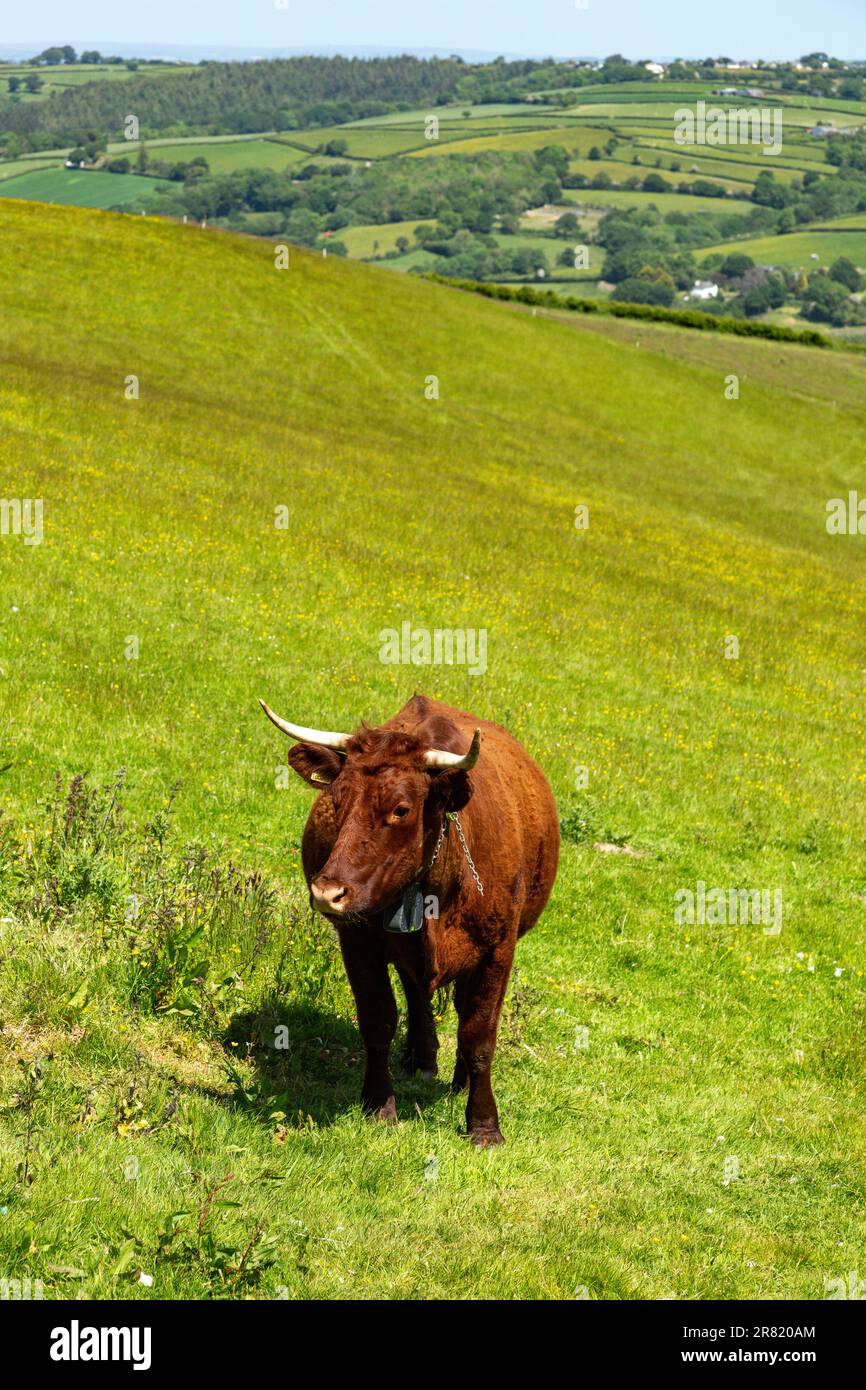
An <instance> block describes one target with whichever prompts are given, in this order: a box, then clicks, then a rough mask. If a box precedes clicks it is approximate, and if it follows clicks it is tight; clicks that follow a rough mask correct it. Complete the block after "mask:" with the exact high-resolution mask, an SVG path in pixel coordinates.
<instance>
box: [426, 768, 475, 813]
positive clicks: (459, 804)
mask: <svg viewBox="0 0 866 1390" xmlns="http://www.w3.org/2000/svg"><path fill="white" fill-rule="evenodd" d="M433 795H434V796H435V797H436V800H437V802H438V804H439V805H440V806H441V807H442V809H443V811H451V812H452V813H453V812H456V811H462V810H463V807H464V806H465V805H466V803H467V801H468V800H469V798H470V796H471V795H472V781H471V779H470V777H469V773H468V772H463V771H462V770H461V771H458V772H438V773H437V774H436V775H435V777H434V778H433Z"/></svg>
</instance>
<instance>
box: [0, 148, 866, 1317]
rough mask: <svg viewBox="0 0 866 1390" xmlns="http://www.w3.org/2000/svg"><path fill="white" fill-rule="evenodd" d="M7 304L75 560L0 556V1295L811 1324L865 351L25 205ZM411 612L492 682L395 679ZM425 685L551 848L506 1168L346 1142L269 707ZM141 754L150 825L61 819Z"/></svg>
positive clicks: (853, 1115) (827, 1125)
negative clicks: (683, 902) (521, 295)
mask: <svg viewBox="0 0 866 1390" xmlns="http://www.w3.org/2000/svg"><path fill="white" fill-rule="evenodd" d="M106 177H108V176H106ZM113 181H114V182H116V181H117V180H116V179H114V178H113ZM40 246H41V247H50V248H51V254H50V255H44V256H43V255H35V254H31V253H30V251H29V250H25V248H33V247H40ZM0 306H2V312H0V350H2V355H3V359H4V364H5V365H4V371H3V375H2V380H0V409H2V413H3V422H4V430H3V433H2V436H0V448H2V452H3V465H4V479H5V482H4V488H5V495H6V496H7V497H11V496H17V497H20V498H39V499H43V502H44V538H43V541H42V543H41V544H39V545H32V546H28V545H26V544H25V543H24V538H23V537H22V536H21V535H16V534H14V533H11V534H4V535H2V537H0V580H2V590H0V592H2V594H3V604H2V609H0V671H2V676H0V680H2V693H3V724H2V730H3V752H4V757H3V760H2V762H3V764H4V771H3V773H2V783H0V786H2V790H3V813H4V814H3V818H2V821H0V906H2V921H0V948H2V959H3V967H4V968H3V970H2V972H0V1016H2V1020H3V1028H2V1030H0V1057H2V1067H0V1099H2V1102H3V1105H4V1107H5V1108H4V1109H3V1110H2V1111H0V1186H2V1192H0V1205H2V1206H3V1207H4V1208H5V1209H6V1212H5V1215H4V1219H3V1221H2V1223H0V1268H2V1269H3V1271H4V1274H5V1275H6V1276H7V1277H15V1276H19V1277H24V1276H26V1275H29V1276H31V1277H33V1278H40V1279H42V1280H43V1282H44V1287H45V1295H46V1297H74V1296H75V1295H76V1294H81V1295H85V1296H86V1295H92V1296H97V1297H98V1296H117V1297H125V1298H131V1299H142V1300H147V1299H148V1298H171V1297H178V1296H191V1297H244V1296H252V1297H262V1298H273V1297H278V1296H281V1294H282V1295H287V1296H289V1297H305V1296H306V1297H309V1296H313V1297H324V1296H327V1297H335V1298H437V1297H447V1298H488V1297H500V1298H517V1297H521V1298H527V1297H531V1298H572V1297H575V1296H576V1295H577V1294H578V1293H579V1291H580V1290H582V1289H586V1290H588V1295H589V1297H591V1298H594V1299H634V1298H650V1299H653V1298H665V1297H671V1296H675V1297H677V1298H682V1299H728V1298H735V1297H744V1298H779V1299H789V1298H795V1297H802V1298H806V1299H820V1298H823V1297H825V1289H826V1281H827V1280H828V1279H830V1278H836V1277H839V1276H844V1274H845V1272H846V1271H848V1270H849V1269H852V1268H862V1264H863V1258H864V1257H863V1250H864V1241H866V1221H864V1215H863V1210H862V1205H861V1203H860V1200H859V1198H860V1193H861V1191H862V1187H863V1182H864V1178H866V1161H864V1139H866V1133H864V1118H863V1088H864V1083H866V1062H864V1049H863V1028H864V1010H866V995H864V980H863V974H862V970H863V944H864V934H866V907H864V897H866V876H864V869H863V857H862V844H863V836H864V832H866V813H864V799H863V784H864V780H866V761H864V759H866V734H864V699H863V696H864V676H863V641H862V593H861V589H862V556H861V550H860V547H861V545H862V544H863V542H862V538H858V537H856V536H853V537H844V536H842V537H839V536H836V537H833V536H830V535H828V534H827V531H826V529H825V503H826V500H827V499H828V498H833V497H839V496H842V497H844V496H846V494H847V490H848V489H849V488H856V487H858V486H860V485H861V483H862V437H863V429H864V425H866V406H864V399H866V398H864V359H863V358H862V357H856V356H853V355H850V356H849V355H846V354H844V353H841V352H839V353H826V352H825V353H821V352H815V351H810V350H808V349H805V348H799V347H786V346H780V345H778V344H768V343H757V342H741V341H735V340H733V339H728V340H722V339H721V338H719V337H714V336H713V335H705V334H697V333H695V334H688V333H684V332H681V331H678V330H673V329H669V328H656V327H654V326H653V325H650V324H647V325H643V324H636V323H634V322H622V323H618V322H617V323H614V322H610V323H603V324H598V325H595V324H590V323H589V322H588V321H587V322H586V323H580V322H576V321H575V318H574V316H572V317H571V318H570V319H568V320H566V319H565V318H564V317H563V318H562V319H561V320H560V319H557V317H556V316H555V315H554V316H551V315H549V314H547V313H542V312H540V311H539V312H538V313H537V314H535V313H532V312H531V311H524V310H521V309H520V308H518V307H512V306H506V305H500V304H494V303H491V302H487V301H485V300H482V299H481V298H479V297H478V296H475V295H468V294H462V293H460V292H457V291H453V290H449V289H446V288H443V287H440V286H435V285H432V284H429V283H425V282H419V281H417V280H413V279H411V278H409V277H404V276H384V275H383V274H381V273H380V272H379V271H377V270H375V269H372V268H368V267H364V266H358V265H355V264H352V263H351V262H346V261H341V260H339V259H337V258H329V259H327V260H322V258H321V257H316V256H311V255H307V254H305V253H303V252H297V253H295V252H293V253H292V260H291V266H290V269H289V270H288V271H278V270H276V269H275V266H274V258H273V255H272V251H271V248H270V247H269V246H268V245H267V244H264V243H257V242H255V241H253V240H251V239H249V238H237V237H232V236H230V235H227V234H224V233H209V232H201V231H200V230H198V229H195V230H193V229H190V228H184V227H181V226H178V225H172V224H168V223H163V222H160V221H158V220H156V219H151V218H147V219H144V218H137V219H136V218H122V217H119V216H115V215H111V214H107V213H100V212H95V211H83V210H76V209H63V208H49V207H45V206H41V205H38V204H36V203H15V202H11V201H3V202H2V203H0ZM730 373H736V374H738V376H739V379H740V393H739V399H737V400H728V399H726V397H725V392H724V387H725V379H726V377H727V376H728V375H729V374H730ZM130 374H134V375H135V376H136V377H137V378H138V382H139V388H140V389H139V398H138V399H127V398H126V396H127V394H128V391H125V385H128V381H127V379H128V377H129V375H130ZM431 374H435V375H436V376H437V377H438V381H439V398H438V399H437V400H428V399H426V398H425V381H426V380H427V379H428V378H429V376H430V375H431ZM434 479H435V486H434V485H433V480H434ZM580 503H584V504H586V505H587V506H588V507H589V518H590V524H589V527H588V529H586V530H577V529H576V528H575V507H576V506H577V505H578V504H580ZM282 506H285V507H287V508H288V514H289V518H290V525H289V529H288V530H281V529H278V528H277V527H276V526H275V509H276V508H278V507H282ZM406 617H408V618H410V619H411V620H412V622H413V623H414V624H416V625H424V626H431V627H436V626H461V625H465V626H471V627H476V628H477V627H479V626H482V627H484V628H485V629H486V630H487V632H488V634H489V637H488V650H489V659H488V670H487V673H486V674H485V675H484V676H483V677H477V678H473V677H471V676H470V675H468V674H467V673H466V671H465V669H464V668H461V667H457V666H455V667H452V668H431V669H417V668H413V669H408V670H403V669H402V668H400V667H393V666H385V665H382V664H381V663H380V661H379V659H378V654H379V637H378V634H379V632H380V630H381V629H382V628H383V627H390V626H393V625H399V623H400V622H401V621H402V620H403V619H404V618H406ZM732 636H736V638H737V639H738V642H739V654H738V656H737V658H736V659H726V651H727V653H728V656H729V657H730V656H731V642H730V638H731V637H732ZM415 688H420V689H423V690H425V691H427V692H428V693H430V694H434V695H438V696H440V697H443V698H446V699H449V700H451V701H454V702H456V703H458V704H460V705H462V706H464V707H467V708H470V709H472V710H474V711H476V712H477V713H478V714H480V715H482V716H489V717H493V718H495V719H497V720H499V721H501V722H503V723H504V724H506V725H507V726H508V727H509V728H510V729H511V730H512V731H513V732H514V733H515V734H516V735H517V736H518V737H519V738H520V739H521V740H523V741H524V743H525V745H526V747H527V748H528V749H529V750H530V752H531V753H532V754H533V755H534V756H536V757H537V758H538V759H539V761H540V762H541V764H542V766H543V767H544V768H545V770H546V771H547V773H548V775H549V777H550V779H551V783H552V785H553V788H554V791H555V794H556V796H557V799H558V803H559V808H560V813H561V817H562V821H563V837H564V842H563V858H562V866H561V871H560V875H559V879H558V881H557V885H556V888H555V891H554V895H553V899H552V901H551V904H550V907H549V909H548V911H547V912H546V913H545V915H544V917H543V918H542V921H541V922H540V924H539V925H538V927H537V928H536V929H535V930H534V931H533V932H532V933H531V934H530V935H529V936H528V937H527V938H526V940H525V941H523V942H522V943H521V945H520V947H519V951H518V970H517V974H516V975H515V977H514V978H513V980H512V984H511V988H510V992H509V997H508V1001H507V1005H506V1009H505V1013H504V1017H503V1024H502V1028H501V1033H500V1046H499V1051H498V1054H497V1061H496V1065H495V1068H494V1077H495V1082H496V1086H497V1092H498V1097H499V1101H500V1110H501V1115H502V1121H503V1130H504V1133H505V1135H506V1139H507V1141H508V1142H507V1144H506V1147H505V1148H504V1149H503V1150H501V1151H487V1152H478V1151H474V1150H472V1149H471V1148H470V1147H469V1146H468V1144H467V1143H466V1141H465V1139H464V1138H462V1137H461V1134H460V1129H461V1124H462V1116H461V1113H460V1111H461V1106H460V1105H459V1103H454V1102H453V1101H452V1100H451V1098H450V1097H449V1095H448V1093H447V1090H446V1088H445V1086H444V1084H442V1083H441V1082H432V1083H422V1082H420V1081H413V1082H409V1081H403V1082H402V1083H401V1084H400V1085H399V1086H398V1108H399V1116H400V1124H399V1125H398V1126H397V1127H396V1128H393V1129H385V1128H377V1127H374V1126H371V1125H370V1124H368V1123H367V1122H366V1121H364V1120H363V1119H362V1117H361V1115H360V1113H359V1110H358V1108H357V1103H356V1102H357V1091H358V1087H359V1082H360V1059H359V1046H358V1041H357V1034H356V1031H355V1025H354V1020H353V1010H352V1005H351V1002H350V999H349V997H348V993H347V990H346V987H345V984H344V983H343V980H342V975H341V970H340V967H339V965H338V964H337V963H336V961H335V958H334V948H333V945H332V943H331V942H330V940H329V937H328V933H327V930H326V928H324V927H322V926H321V925H319V926H315V927H314V926H312V925H310V923H309V920H308V915H307V911H306V907H305V901H306V896H305V890H304V887H303V885H302V880H301V875H300V872H299V867H298V846H299V839H300V834H301V830H302V826H303V823H304V819H305V817H306V814H307V810H308V807H309V801H310V796H309V792H308V790H307V789H306V788H305V787H303V786H302V784H301V783H300V782H298V781H296V780H295V781H292V782H291V783H289V784H288V785H284V780H285V779H284V777H283V775H282V774H281V772H280V768H281V766H283V765H284V762H285V757H286V746H285V744H284V743H283V742H280V741H279V740H278V739H277V738H276V736H275V731H274V730H272V729H271V728H270V726H268V725H267V724H266V722H265V721H264V719H263V718H262V716H261V713H260V711H259V710H258V706H257V703H256V701H257V697H259V696H264V697H265V698H267V699H268V700H269V701H272V702H273V704H274V705H275V706H276V707H278V708H279V709H280V710H281V711H282V712H283V713H284V714H286V716H288V717H293V718H296V719H301V720H307V721H311V722H316V721H318V722H320V723H321V724H323V725H331V726H333V727H337V728H339V727H351V726H353V725H354V724H355V723H357V721H359V720H360V719H361V718H362V717H364V718H367V719H370V720H373V721H375V720H379V719H381V718H383V717H385V716H387V715H389V714H390V713H392V712H393V711H394V710H395V709H396V708H398V707H399V705H400V704H401V703H402V702H403V701H404V700H405V699H406V697H407V696H408V695H409V694H410V693H411V692H412V690H413V689H415ZM6 764H8V766H5V765H6ZM119 768H124V769H125V780H124V782H123V784H122V787H121V788H120V790H119V793H118V796H119V801H120V802H121V803H122V805H123V807H124V813H123V819H122V822H121V821H119V819H118V812H117V809H116V806H115V804H114V802H113V800H112V796H111V794H110V793H109V794H106V795H102V796H100V795H95V796H94V798H93V799H92V800H88V797H87V794H86V791H85V790H84V789H83V788H82V785H81V784H72V785H71V786H70V779H72V778H73V777H74V775H75V774H78V773H86V774H87V779H86V783H85V784H84V786H85V787H87V786H91V787H93V788H99V787H101V786H103V785H108V784H112V783H113V782H114V780H115V777H116V773H117V770H118V769H119ZM581 768H583V769H586V774H587V777H588V785H586V786H583V777H582V774H581V773H580V769H581ZM55 775H57V776H58V777H59V782H58V783H55ZM178 782H180V784H181V785H180V787H179V788H177V790H176V794H175V795H173V794H172V789H173V788H175V787H176V784H177V783H178ZM169 803H170V804H169ZM124 825H125V827H126V828H125V829H124V828H123V827H124ZM597 844H606V845H608V846H610V845H614V846H616V847H618V848H620V849H622V848H623V847H624V846H627V847H629V848H631V849H634V850H636V851H638V852H639V853H638V854H636V855H631V854H628V853H615V852H613V853H606V852H605V853H602V852H599V851H598V850H597V849H596V848H595V847H594V846H596V845H597ZM191 845H195V846H197V848H195V849H190V848H187V847H188V846H191ZM232 866H235V867H232ZM260 874H261V875H264V877H263V878H259V877H258V875H260ZM238 875H239V876H238ZM698 881H701V882H705V883H706V884H707V885H708V886H709V885H715V884H721V885H725V886H728V885H730V886H732V887H734V886H736V887H743V888H746V887H764V888H768V889H772V890H774V891H775V890H777V889H779V890H781V891H782V893H783V901H784V913H783V922H782V930H781V933H780V934H779V935H767V934H766V933H765V931H764V930H763V929H762V927H761V926H755V925H752V926H734V925H706V926H701V925H696V926H692V927H690V926H688V925H685V924H679V923H677V922H676V921H675V916H674V912H675V902H676V897H675V895H676V894H677V892H678V890H680V889H682V888H684V887H686V888H688V887H691V888H694V887H695V885H696V884H697V883H698ZM275 1023H280V1024H284V1025H285V1026H286V1028H287V1030H288V1034H287V1036H288V1039H289V1046H288V1049H287V1050H282V1051H277V1050H275V1049H274V1048H273V1046H271V1043H272V1042H273V1038H274V1032H273V1028H274V1024H275ZM442 1035H443V1054H444V1055H443V1058H442V1060H441V1066H442V1073H443V1075H447V1074H448V1070H449V1064H450V1063H453V1055H454V1025H453V1013H451V1012H449V1013H448V1014H447V1017H446V1019H445V1022H444V1024H443V1027H442ZM138 1271H143V1272H144V1273H146V1274H149V1275H152V1276H153V1285H152V1287H150V1288H145V1287H144V1286H143V1285H142V1284H141V1283H140V1282H138Z"/></svg>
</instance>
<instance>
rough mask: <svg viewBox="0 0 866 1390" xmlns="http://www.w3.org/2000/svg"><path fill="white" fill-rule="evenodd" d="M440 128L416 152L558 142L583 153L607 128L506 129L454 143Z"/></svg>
mask: <svg viewBox="0 0 866 1390" xmlns="http://www.w3.org/2000/svg"><path fill="white" fill-rule="evenodd" d="M445 135H446V132H445V131H444V130H443V131H442V133H441V138H440V139H439V141H437V142H431V144H430V146H429V148H425V149H423V150H420V151H418V153H419V154H425V155H426V154H431V155H435V154H477V153H480V152H481V151H482V150H539V149H541V148H542V146H544V145H561V146H562V148H563V149H565V150H570V151H575V152H578V153H580V154H586V153H588V151H589V150H590V149H591V148H592V146H593V145H597V146H599V147H601V146H603V145H604V143H605V141H606V140H609V139H610V131H607V130H603V129H601V128H599V129H593V127H592V126H551V127H550V128H549V129H545V130H508V129H505V130H503V131H501V132H495V133H492V134H485V135H479V136H476V137H473V138H469V139H463V140H460V141H458V142H456V143H455V142H452V141H449V140H448V139H446V138H445Z"/></svg>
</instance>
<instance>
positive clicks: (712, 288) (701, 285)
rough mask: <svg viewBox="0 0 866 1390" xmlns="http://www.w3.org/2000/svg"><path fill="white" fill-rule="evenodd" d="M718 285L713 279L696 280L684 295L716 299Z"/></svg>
mask: <svg viewBox="0 0 866 1390" xmlns="http://www.w3.org/2000/svg"><path fill="white" fill-rule="evenodd" d="M718 293H719V287H718V285H717V284H716V283H715V281H714V280H696V281H695V283H694V284H693V285H692V288H691V290H690V291H689V293H688V294H687V295H686V298H687V299H716V298H717V297H718Z"/></svg>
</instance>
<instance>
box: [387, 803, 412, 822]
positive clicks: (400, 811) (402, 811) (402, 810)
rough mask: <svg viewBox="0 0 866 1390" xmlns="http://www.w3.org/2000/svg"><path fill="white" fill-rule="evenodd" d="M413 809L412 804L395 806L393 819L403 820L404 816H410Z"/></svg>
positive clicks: (392, 813)
mask: <svg viewBox="0 0 866 1390" xmlns="http://www.w3.org/2000/svg"><path fill="white" fill-rule="evenodd" d="M411 809H412V808H411V806H395V807H394V809H393V811H392V812H391V819H392V820H403V818H404V816H408V814H409V812H410V811H411Z"/></svg>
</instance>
